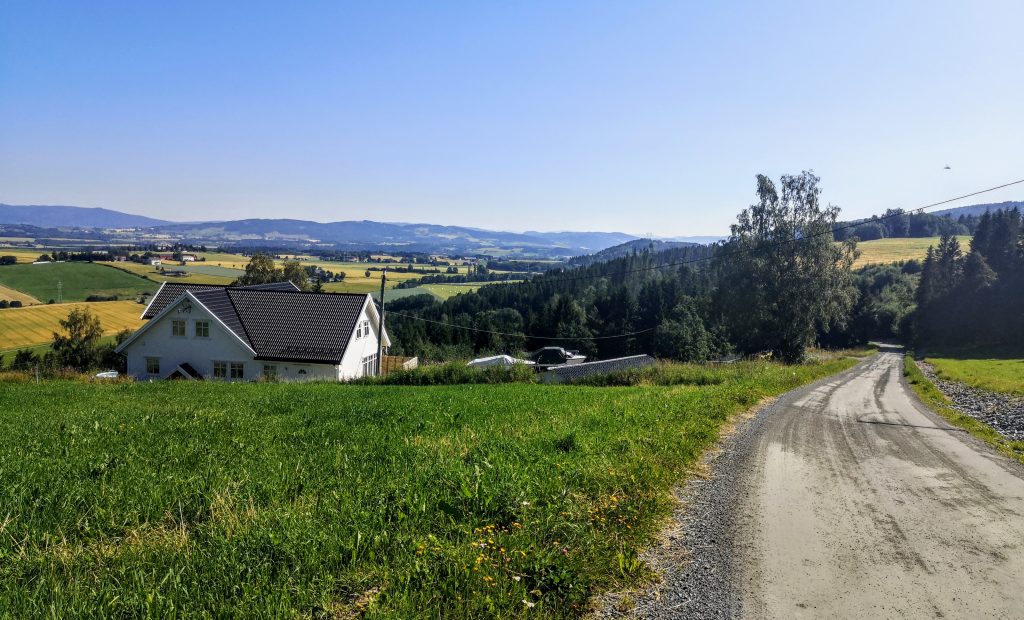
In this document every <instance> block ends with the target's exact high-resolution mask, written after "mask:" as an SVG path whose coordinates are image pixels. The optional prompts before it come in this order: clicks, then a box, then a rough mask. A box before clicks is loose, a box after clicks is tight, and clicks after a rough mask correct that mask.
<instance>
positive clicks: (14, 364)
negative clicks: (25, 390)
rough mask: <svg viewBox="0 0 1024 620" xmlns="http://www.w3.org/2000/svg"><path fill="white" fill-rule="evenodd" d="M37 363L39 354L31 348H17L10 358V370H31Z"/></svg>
mask: <svg viewBox="0 0 1024 620" xmlns="http://www.w3.org/2000/svg"><path fill="white" fill-rule="evenodd" d="M38 363H39V356H38V355H36V354H35V353H33V352H32V350H31V349H19V350H18V352H17V353H15V354H14V359H13V360H11V370H31V369H32V368H34V367H35V365H36V364H38Z"/></svg>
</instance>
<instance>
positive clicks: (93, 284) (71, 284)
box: [0, 263, 157, 302]
mask: <svg viewBox="0 0 1024 620" xmlns="http://www.w3.org/2000/svg"><path fill="white" fill-rule="evenodd" d="M111 264H112V263H111ZM58 282H60V283H61V284H62V285H63V297H64V301H83V300H85V298H86V297H88V296H89V295H104V296H110V295H117V296H119V297H129V298H133V297H135V296H136V295H138V294H140V293H145V292H148V293H152V292H154V291H156V289H157V285H156V284H154V283H153V282H149V281H147V280H144V279H142V278H139V277H136V276H134V275H132V274H129V273H125V272H124V271H120V270H118V269H113V268H112V267H110V266H109V264H100V263H50V264H44V265H4V266H0V284H2V285H4V286H7V287H9V288H13V289H15V290H18V291H21V292H23V293H25V294H27V295H31V296H33V297H35V298H36V299H38V300H40V301H44V302H45V301H47V300H49V299H56V298H57V283H58Z"/></svg>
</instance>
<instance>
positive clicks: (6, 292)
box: [0, 284, 40, 306]
mask: <svg viewBox="0 0 1024 620" xmlns="http://www.w3.org/2000/svg"><path fill="white" fill-rule="evenodd" d="M0 299H6V300H7V301H20V302H21V303H22V304H24V305H26V306H29V305H32V304H38V303H40V301H39V300H38V299H36V298H35V297H33V296H31V295H26V294H25V293H22V292H21V291H16V290H14V289H13V288H9V287H6V286H4V285H2V284H0Z"/></svg>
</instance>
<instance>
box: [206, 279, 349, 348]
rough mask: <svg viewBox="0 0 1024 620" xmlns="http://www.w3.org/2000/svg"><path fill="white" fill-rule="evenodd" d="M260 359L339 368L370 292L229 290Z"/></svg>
mask: <svg viewBox="0 0 1024 620" xmlns="http://www.w3.org/2000/svg"><path fill="white" fill-rule="evenodd" d="M226 294H227V296H228V298H229V299H230V300H231V303H232V305H233V306H234V309H235V311H236V312H237V314H238V317H239V320H240V322H241V324H242V326H243V327H244V329H245V333H246V335H247V336H248V342H249V343H250V346H251V347H252V348H253V350H254V351H256V356H257V357H258V358H261V359H277V360H294V361H305V362H327V363H332V364H337V363H339V362H340V361H341V358H342V357H343V356H344V355H345V349H346V348H347V347H348V342H349V339H350V338H351V336H352V332H353V331H354V330H355V326H356V321H357V320H358V319H359V313H360V312H361V311H362V309H363V305H364V304H365V303H366V295H365V294H358V295H357V294H344V293H296V292H287V291H268V290H253V289H244V288H229V289H227V291H226Z"/></svg>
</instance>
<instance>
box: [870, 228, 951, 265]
mask: <svg viewBox="0 0 1024 620" xmlns="http://www.w3.org/2000/svg"><path fill="white" fill-rule="evenodd" d="M957 239H959V240H960V246H961V247H962V248H964V249H965V250H966V249H967V246H968V244H969V243H970V241H971V238H970V237H969V236H961V237H957ZM938 244H939V238H938V237H920V238H892V239H875V240H873V241H862V242H860V243H858V244H857V249H859V250H860V252H861V254H860V257H859V258H858V259H857V261H856V262H855V263H854V264H853V266H854V268H857V267H863V266H864V265H875V264H885V263H896V262H899V261H905V260H910V259H912V258H916V259H918V260H924V255H925V253H926V252H928V247H929V246H933V245H938Z"/></svg>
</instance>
